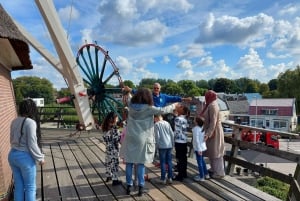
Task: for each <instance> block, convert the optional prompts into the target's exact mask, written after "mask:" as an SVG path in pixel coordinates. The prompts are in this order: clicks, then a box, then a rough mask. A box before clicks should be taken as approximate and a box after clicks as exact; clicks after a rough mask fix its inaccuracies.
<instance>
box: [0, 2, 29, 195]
mask: <svg viewBox="0 0 300 201" xmlns="http://www.w3.org/2000/svg"><path fill="white" fill-rule="evenodd" d="M25 69H32V64H31V61H30V58H29V46H28V44H27V42H26V39H25V38H24V36H23V35H22V34H21V33H20V31H19V30H18V28H17V26H16V25H15V24H14V23H13V20H12V19H11V18H10V16H9V15H8V14H7V13H6V12H5V10H4V9H3V7H2V6H1V4H0V88H1V93H0V119H1V121H0V127H1V135H0V200H1V201H4V200H8V197H9V193H10V191H11V184H12V173H11V170H10V167H9V164H8V160H7V156H8V152H9V150H10V142H9V134H10V124H11V121H12V120H13V119H14V118H16V116H17V109H16V103H15V95H14V90H13V84H12V78H11V72H12V71H15V70H25Z"/></svg>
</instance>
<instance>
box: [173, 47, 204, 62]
mask: <svg viewBox="0 0 300 201" xmlns="http://www.w3.org/2000/svg"><path fill="white" fill-rule="evenodd" d="M205 54H206V53H205V51H204V50H203V48H202V46H201V45H199V44H190V45H188V46H187V47H186V50H185V51H181V52H179V53H178V56H179V57H180V58H186V59H191V58H195V57H201V56H203V55H205Z"/></svg>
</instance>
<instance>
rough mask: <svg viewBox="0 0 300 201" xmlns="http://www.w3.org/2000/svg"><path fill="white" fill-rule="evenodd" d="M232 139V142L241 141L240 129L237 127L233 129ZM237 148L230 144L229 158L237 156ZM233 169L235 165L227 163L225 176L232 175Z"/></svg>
mask: <svg viewBox="0 0 300 201" xmlns="http://www.w3.org/2000/svg"><path fill="white" fill-rule="evenodd" d="M233 135H234V137H233V139H234V140H240V139H241V129H240V128H239V127H238V126H234V127H233ZM238 151H239V146H236V145H235V144H232V147H231V151H230V157H234V158H236V157H237V155H238ZM234 168H235V164H234V163H231V162H228V165H227V168H226V174H227V175H233V172H234Z"/></svg>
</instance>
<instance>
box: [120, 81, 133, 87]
mask: <svg viewBox="0 0 300 201" xmlns="http://www.w3.org/2000/svg"><path fill="white" fill-rule="evenodd" d="M123 84H124V85H125V86H128V87H130V88H135V85H134V84H133V82H132V81H131V80H124V81H123Z"/></svg>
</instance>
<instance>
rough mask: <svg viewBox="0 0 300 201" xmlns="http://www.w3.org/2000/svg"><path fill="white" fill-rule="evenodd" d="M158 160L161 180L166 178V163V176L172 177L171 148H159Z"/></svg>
mask: <svg viewBox="0 0 300 201" xmlns="http://www.w3.org/2000/svg"><path fill="white" fill-rule="evenodd" d="M159 162H160V171H161V176H160V179H161V180H165V179H166V164H167V165H168V178H173V175H172V148H169V149H159Z"/></svg>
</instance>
